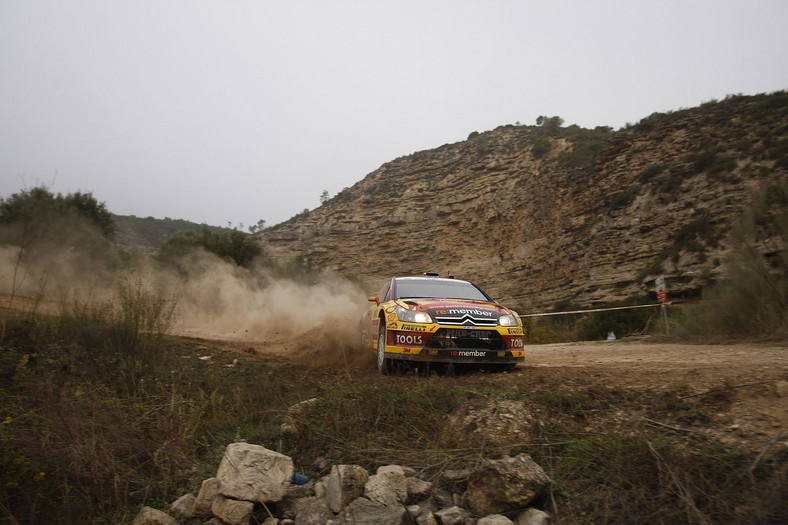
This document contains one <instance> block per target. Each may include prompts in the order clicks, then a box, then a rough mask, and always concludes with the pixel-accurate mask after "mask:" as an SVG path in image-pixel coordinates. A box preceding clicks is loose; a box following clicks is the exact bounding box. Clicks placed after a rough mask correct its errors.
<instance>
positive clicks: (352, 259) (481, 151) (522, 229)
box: [258, 92, 788, 311]
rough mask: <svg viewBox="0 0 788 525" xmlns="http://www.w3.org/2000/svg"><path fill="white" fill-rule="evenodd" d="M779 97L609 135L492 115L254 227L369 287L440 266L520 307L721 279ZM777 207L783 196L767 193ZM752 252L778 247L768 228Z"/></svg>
mask: <svg viewBox="0 0 788 525" xmlns="http://www.w3.org/2000/svg"><path fill="white" fill-rule="evenodd" d="M786 130H788V94H787V93H784V92H780V93H775V94H772V95H758V96H753V97H744V96H736V97H729V98H727V99H725V100H724V101H721V102H714V103H708V104H704V105H703V106H701V107H698V108H693V109H687V110H682V111H678V112H674V113H670V114H654V115H651V116H650V117H647V118H645V119H643V120H642V121H641V122H640V123H638V124H637V125H635V126H632V127H629V128H626V129H622V130H620V131H618V132H615V133H614V132H612V131H610V130H609V129H603V128H597V129H595V130H586V129H582V128H578V127H576V126H570V127H566V128H560V127H558V126H555V125H553V126H549V127H548V126H545V127H543V128H534V127H531V126H502V127H499V128H497V129H495V130H493V131H489V132H485V133H481V134H472V138H469V139H468V140H466V141H463V142H458V143H455V144H447V145H444V146H441V147H439V148H437V149H434V150H429V151H422V152H418V153H415V154H413V155H409V156H406V157H401V158H398V159H396V160H393V161H391V162H389V163H386V164H384V165H383V166H381V167H380V168H379V169H377V170H375V171H374V172H372V173H370V174H369V175H367V176H366V177H365V178H364V179H363V180H361V181H359V182H358V183H356V184H355V185H354V186H353V187H351V188H346V189H345V190H343V191H342V192H340V193H339V194H338V195H336V196H335V197H334V198H333V199H331V200H329V201H328V202H326V203H325V204H324V205H322V206H321V207H319V208H317V209H315V210H313V211H311V212H309V213H303V214H300V215H297V216H296V217H294V218H292V219H290V220H289V221H287V222H284V223H282V224H279V225H277V226H274V227H272V228H269V229H267V230H265V231H264V232H263V233H262V234H259V235H258V238H259V240H260V241H261V242H262V243H263V245H264V248H265V249H266V250H267V252H268V253H269V254H271V255H273V256H277V257H291V256H294V255H301V256H304V257H308V258H310V259H312V260H313V262H314V263H316V264H317V265H322V266H326V267H330V268H333V269H336V270H338V271H340V272H345V273H349V274H353V275H356V276H358V277H360V278H362V279H364V280H366V281H368V282H369V283H371V285H372V288H374V287H376V286H377V285H379V284H380V283H381V282H382V280H383V279H385V278H386V277H388V276H391V275H394V274H419V273H421V272H423V271H427V270H429V271H439V272H441V273H446V272H451V273H453V274H455V275H457V276H458V277H462V278H468V279H471V280H474V281H476V282H478V283H479V284H482V285H483V286H485V288H487V290H488V291H489V292H490V293H491V294H492V295H493V296H495V297H496V298H498V299H500V300H502V301H506V302H509V303H510V304H514V305H518V306H519V307H520V308H522V309H523V310H524V311H538V310H544V309H549V308H554V307H555V306H556V305H559V304H563V305H566V304H569V303H571V304H573V305H577V306H591V305H596V304H601V303H604V302H608V301H613V300H620V299H623V298H626V297H630V296H636V295H644V294H648V293H652V295H653V280H654V278H655V277H657V276H658V275H660V274H664V275H665V277H666V280H667V282H668V288H669V292H670V293H671V294H672V296H673V297H676V295H684V296H693V295H696V294H698V293H699V291H700V289H701V288H702V287H703V286H704V285H707V284H709V283H710V282H712V281H713V280H714V279H715V278H717V277H719V276H720V275H721V274H722V272H723V271H724V270H723V266H722V264H721V261H722V260H723V259H724V257H725V255H726V253H727V252H728V251H729V250H730V243H729V241H728V238H729V232H730V231H731V228H732V227H733V225H734V224H735V223H737V222H738V221H739V220H740V217H741V215H742V213H743V212H744V211H745V210H747V209H748V208H750V207H751V201H752V198H753V192H754V191H756V190H758V188H760V187H766V186H769V185H774V184H776V183H777V182H778V181H780V180H782V179H784V178H785V177H786V174H787V173H788V137H787V136H786ZM768 204H770V205H771V206H772V207H773V208H774V209H776V210H778V211H779V210H780V209H785V207H786V205H788V203H786V202H784V199H783V200H781V199H779V198H778V199H776V200H774V199H772V201H770V202H768ZM749 241H751V242H753V243H755V244H756V245H757V246H758V247H759V249H760V250H761V252H762V253H764V254H767V255H768V254H769V253H775V252H776V251H780V250H784V245H783V244H782V242H783V241H782V240H781V239H775V238H773V237H770V236H769V235H768V234H765V233H764V232H760V233H758V232H756V233H754V234H753V235H752V236H751V238H750V239H749Z"/></svg>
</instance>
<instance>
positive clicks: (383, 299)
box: [378, 281, 391, 303]
mask: <svg viewBox="0 0 788 525" xmlns="http://www.w3.org/2000/svg"><path fill="white" fill-rule="evenodd" d="M389 291H391V281H389V282H387V283H386V287H385V288H383V291H382V292H381V293H380V295H379V296H378V297H380V302H381V303H385V302H386V301H388V300H390V299H391V298H390V297H389Z"/></svg>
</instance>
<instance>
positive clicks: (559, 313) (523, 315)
mask: <svg viewBox="0 0 788 525" xmlns="http://www.w3.org/2000/svg"><path fill="white" fill-rule="evenodd" d="M669 304H673V301H668V302H665V303H657V304H638V305H635V306H614V307H611V308H594V309H593V310H573V311H571V312H546V313H542V314H520V317H544V316H546V315H567V314H588V313H594V312H609V311H611V310H631V309H632V308H651V307H653V306H667V305H669Z"/></svg>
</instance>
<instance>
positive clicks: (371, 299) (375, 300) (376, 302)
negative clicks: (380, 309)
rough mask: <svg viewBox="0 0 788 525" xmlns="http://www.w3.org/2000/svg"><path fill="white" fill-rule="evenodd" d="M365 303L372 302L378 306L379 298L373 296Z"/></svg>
mask: <svg viewBox="0 0 788 525" xmlns="http://www.w3.org/2000/svg"><path fill="white" fill-rule="evenodd" d="M367 301H370V302H372V301H374V302H375V304H376V305H378V306H380V297H378V296H377V295H373V296H372V297H370V298H369V299H367Z"/></svg>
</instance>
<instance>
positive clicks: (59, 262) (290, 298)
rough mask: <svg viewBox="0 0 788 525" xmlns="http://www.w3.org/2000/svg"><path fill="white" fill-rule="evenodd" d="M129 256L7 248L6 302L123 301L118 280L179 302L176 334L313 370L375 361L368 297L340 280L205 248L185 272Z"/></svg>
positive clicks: (0, 265) (63, 307)
mask: <svg viewBox="0 0 788 525" xmlns="http://www.w3.org/2000/svg"><path fill="white" fill-rule="evenodd" d="M123 257H124V258H125V259H124V260H122V261H121V260H119V259H118V255H117V252H106V253H95V252H94V253H87V252H84V251H82V250H77V249H74V248H68V247H63V246H55V245H52V246H49V247H47V248H46V249H44V248H42V247H40V246H39V247H38V249H37V250H36V252H35V253H33V252H31V251H29V250H28V251H27V252H25V251H21V252H20V249H19V247H16V246H12V245H8V244H5V245H0V294H2V299H3V301H2V304H3V305H4V306H12V307H14V308H23V309H26V310H32V309H35V310H37V311H38V312H40V313H47V314H61V313H63V312H67V311H69V308H71V307H72V306H73V305H75V304H79V303H81V304H85V303H86V302H91V303H97V304H104V303H107V302H113V301H116V300H117V294H118V289H119V283H120V282H121V281H122V280H126V282H129V281H134V282H136V283H137V286H141V287H143V288H144V289H145V290H149V291H152V292H153V293H154V294H155V295H156V296H158V297H162V298H166V299H167V300H171V301H174V302H175V304H176V308H175V316H174V322H173V324H172V327H171V329H170V330H169V333H170V334H171V335H173V336H176V337H184V338H187V339H193V340H199V341H201V342H204V344H205V346H209V347H210V346H212V347H221V348H226V349H230V350H235V351H241V352H243V353H245V354H246V355H249V356H257V357H260V358H267V357H270V358H276V359H286V360H290V361H295V362H298V363H303V364H305V365H310V366H327V367H337V368H346V367H352V368H356V367H359V366H362V367H366V366H373V365H372V363H373V362H374V355H373V354H372V353H371V352H370V351H367V350H363V349H362V348H361V343H360V340H361V335H360V319H361V315H362V313H363V311H364V310H365V309H366V308H367V303H366V294H365V293H364V291H363V290H362V289H361V287H360V286H358V285H356V284H354V283H352V282H351V281H348V280H347V279H344V278H342V277H341V276H339V275H337V274H335V273H332V272H329V271H323V272H319V273H316V274H314V275H310V276H309V279H308V280H306V278H305V277H303V276H302V278H301V279H298V280H294V279H289V278H282V277H275V276H274V275H273V274H272V272H271V271H270V269H268V268H265V267H262V266H261V267H257V268H252V269H246V268H241V267H238V266H236V265H235V264H232V263H230V262H227V261H225V260H222V259H220V258H218V257H216V256H214V255H212V254H208V253H205V252H202V251H199V252H195V253H193V254H191V255H190V256H188V257H186V258H185V259H183V260H182V261H180V266H179V270H176V269H173V268H171V267H169V266H163V265H160V264H158V263H157V262H156V261H155V260H153V259H152V258H150V257H149V256H146V255H142V254H136V255H133V254H125V255H124V256H123ZM130 258H131V259H132V260H129V259H130ZM129 267H132V268H134V269H133V270H129V269H128V268H129Z"/></svg>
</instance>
